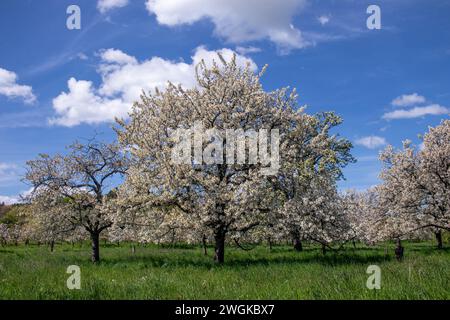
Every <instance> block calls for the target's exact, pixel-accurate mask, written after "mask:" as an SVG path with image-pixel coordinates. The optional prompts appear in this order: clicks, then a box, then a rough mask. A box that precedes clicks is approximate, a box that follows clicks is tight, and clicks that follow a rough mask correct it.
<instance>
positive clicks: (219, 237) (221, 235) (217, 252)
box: [214, 230, 225, 264]
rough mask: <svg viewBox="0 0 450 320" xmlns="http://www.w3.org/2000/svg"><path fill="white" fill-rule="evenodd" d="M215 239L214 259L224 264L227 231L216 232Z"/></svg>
mask: <svg viewBox="0 0 450 320" xmlns="http://www.w3.org/2000/svg"><path fill="white" fill-rule="evenodd" d="M214 240H215V247H214V261H215V262H216V263H219V264H222V263H223V262H224V261H225V232H224V231H223V230H219V231H218V232H216V234H215V235H214Z"/></svg>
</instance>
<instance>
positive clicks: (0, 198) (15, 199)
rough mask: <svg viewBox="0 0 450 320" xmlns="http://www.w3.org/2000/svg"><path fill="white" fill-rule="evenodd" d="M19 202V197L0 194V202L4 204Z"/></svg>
mask: <svg viewBox="0 0 450 320" xmlns="http://www.w3.org/2000/svg"><path fill="white" fill-rule="evenodd" d="M17 202H19V198H18V197H10V196H1V195H0V203H4V204H8V205H9V204H14V203H17Z"/></svg>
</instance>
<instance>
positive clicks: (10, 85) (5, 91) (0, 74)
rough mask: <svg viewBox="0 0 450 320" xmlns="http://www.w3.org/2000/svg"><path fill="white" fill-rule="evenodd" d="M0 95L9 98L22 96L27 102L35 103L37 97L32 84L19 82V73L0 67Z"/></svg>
mask: <svg viewBox="0 0 450 320" xmlns="http://www.w3.org/2000/svg"><path fill="white" fill-rule="evenodd" d="M0 95H4V96H7V97H8V98H22V99H23V101H24V102H25V103H33V102H34V101H36V97H35V95H34V94H33V89H32V88H31V87H30V86H26V85H20V84H18V83H17V74H16V73H14V72H12V71H8V70H6V69H2V68H0Z"/></svg>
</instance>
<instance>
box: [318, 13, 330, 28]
mask: <svg viewBox="0 0 450 320" xmlns="http://www.w3.org/2000/svg"><path fill="white" fill-rule="evenodd" d="M317 21H319V23H320V24H321V25H323V26H324V25H326V24H327V23H328V22H330V16H326V15H322V16H320V17H318V18H317Z"/></svg>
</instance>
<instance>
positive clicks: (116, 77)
mask: <svg viewBox="0 0 450 320" xmlns="http://www.w3.org/2000/svg"><path fill="white" fill-rule="evenodd" d="M217 52H220V53H221V55H222V56H223V57H224V59H225V60H230V59H231V57H232V56H233V54H234V53H235V52H234V51H232V50H230V49H221V50H217V51H209V50H207V49H206V48H204V47H198V48H197V49H196V50H195V52H194V55H193V56H192V57H191V59H192V62H191V63H185V62H182V61H180V62H175V61H170V60H165V59H163V58H160V57H152V58H151V59H148V60H145V61H142V62H139V61H138V60H137V59H136V58H135V57H133V56H130V55H128V54H126V53H124V52H122V51H120V50H117V49H107V50H103V51H101V52H100V59H101V62H100V65H99V67H98V72H99V73H100V75H101V78H102V82H101V84H100V85H99V87H98V88H95V87H94V86H93V83H92V82H91V81H86V80H77V79H75V78H70V79H69V81H68V92H62V93H61V94H60V95H58V96H57V97H56V98H55V99H53V108H54V110H55V111H56V114H57V116H56V117H54V118H52V119H50V123H52V124H57V125H63V126H75V125H79V124H81V123H88V124H95V123H101V122H112V121H114V119H115V118H116V117H118V118H127V116H128V112H129V111H130V110H131V106H132V104H133V102H134V101H136V100H138V99H139V96H140V94H141V92H142V90H144V91H151V90H153V89H154V88H155V87H158V88H159V89H162V90H163V89H164V88H165V87H166V85H167V82H168V81H170V82H172V83H174V84H181V85H182V86H183V87H185V88H192V87H193V86H195V83H196V81H195V65H196V64H198V63H199V62H200V61H201V60H202V59H203V60H204V61H205V63H206V64H207V65H211V64H212V61H213V60H218V57H217ZM236 62H237V64H238V65H240V66H245V65H246V64H247V63H248V64H250V67H251V69H252V70H254V71H255V70H256V69H257V66H256V64H255V63H254V62H253V61H252V60H251V59H250V58H247V57H245V56H242V55H236Z"/></svg>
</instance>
